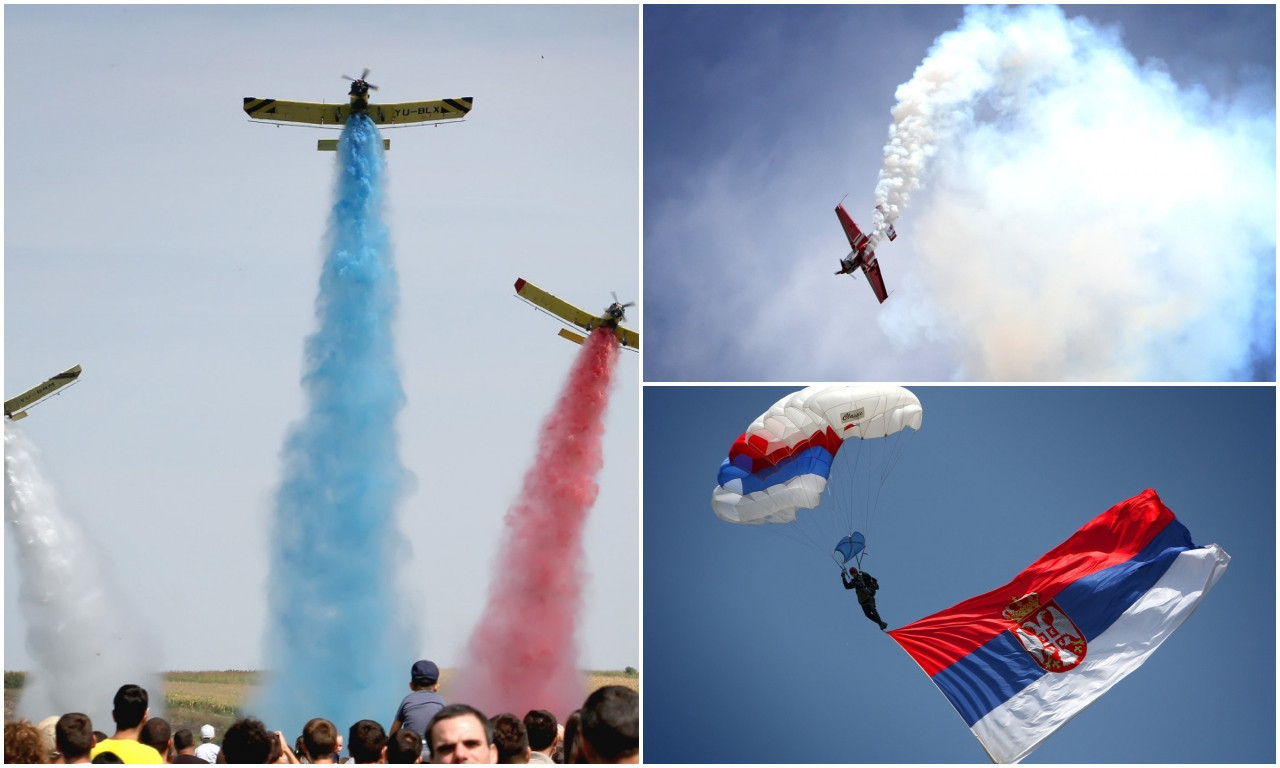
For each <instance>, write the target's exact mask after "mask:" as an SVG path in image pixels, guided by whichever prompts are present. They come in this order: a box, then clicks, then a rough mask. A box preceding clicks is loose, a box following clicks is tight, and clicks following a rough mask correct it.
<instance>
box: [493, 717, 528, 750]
mask: <svg viewBox="0 0 1280 768" xmlns="http://www.w3.org/2000/svg"><path fill="white" fill-rule="evenodd" d="M493 745H494V746H495V747H497V748H498V762H500V763H514V762H524V756H525V754H526V752H527V750H528V749H529V733H528V731H526V730H525V729H524V722H523V721H522V720H521V719H520V718H518V717H516V716H515V715H513V714H511V713H510V712H503V713H502V714H500V715H498V716H496V717H494V718H493Z"/></svg>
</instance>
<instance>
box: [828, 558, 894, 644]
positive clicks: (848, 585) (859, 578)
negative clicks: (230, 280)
mask: <svg viewBox="0 0 1280 768" xmlns="http://www.w3.org/2000/svg"><path fill="white" fill-rule="evenodd" d="M840 580H841V581H843V582H844V588H845V589H854V590H857V595H858V605H861V606H862V613H863V615H865V616H866V617H867V618H868V619H871V620H872V621H874V622H875V623H877V624H879V625H880V631H882V632H883V631H884V630H885V629H887V628H888V626H889V625H888V624H886V623H885V622H884V621H882V620H881V619H880V613H879V612H878V611H876V592H877V591H878V590H879V589H880V582H878V581H876V577H874V576H872V575H871V574H869V573H867V572H866V571H862V572H859V571H858V569H857V568H850V569H849V572H848V573H845V572H844V569H841V570H840Z"/></svg>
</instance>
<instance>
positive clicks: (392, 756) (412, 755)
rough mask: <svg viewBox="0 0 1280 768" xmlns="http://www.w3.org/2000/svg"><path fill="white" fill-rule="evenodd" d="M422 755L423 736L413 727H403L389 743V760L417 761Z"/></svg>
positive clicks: (398, 762)
mask: <svg viewBox="0 0 1280 768" xmlns="http://www.w3.org/2000/svg"><path fill="white" fill-rule="evenodd" d="M421 756H422V737H421V736H419V735H418V733H417V731H415V730H413V729H412V728H401V729H400V730H398V731H396V735H395V736H392V737H391V741H390V742H388V743H387V762H388V763H397V764H406V763H415V762H417V761H418V758H419V757H421Z"/></svg>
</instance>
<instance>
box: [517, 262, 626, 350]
mask: <svg viewBox="0 0 1280 768" xmlns="http://www.w3.org/2000/svg"><path fill="white" fill-rule="evenodd" d="M516 296H519V297H520V298H522V299H524V300H525V301H527V302H529V303H530V304H532V305H533V306H535V307H537V308H538V309H541V310H543V311H544V312H546V313H548V314H550V315H554V316H555V317H557V318H558V319H560V320H563V321H564V322H566V323H569V324H570V325H576V326H578V327H579V328H582V329H583V330H585V331H586V332H587V333H590V332H591V331H593V330H595V329H596V328H600V327H604V328H612V329H613V335H614V336H615V337H616V338H617V339H618V343H620V344H622V346H624V347H627V348H628V349H634V350H636V351H637V352H638V351H639V350H640V334H638V333H636V332H635V331H633V330H631V329H630V328H623V327H622V326H621V325H619V323H622V322H624V321H625V320H626V319H627V316H626V309H627V307H630V306H633V305H634V304H635V302H634V301H629V302H627V303H626V304H621V303H619V302H618V295H617V294H616V293H615V294H614V295H613V303H612V304H610V305H609V306H608V308H606V309H605V311H604V314H603V315H593V314H591V313H590V312H586V311H583V310H581V309H578V308H577V307H575V306H573V305H572V304H570V303H569V302H567V301H565V300H564V299H559V298H556V297H555V296H552V295H551V294H549V293H547V292H546V291H544V290H542V289H541V288H539V287H538V286H536V285H534V284H533V283H530V282H528V281H527V280H525V279H524V278H523V277H522V278H519V279H517V280H516ZM560 335H561V336H563V337H564V338H566V339H568V340H569V341H572V342H575V343H577V344H581V343H582V342H584V341H586V339H587V337H586V336H583V335H582V334H579V333H574V332H573V331H571V330H569V329H568V328H561V329H560Z"/></svg>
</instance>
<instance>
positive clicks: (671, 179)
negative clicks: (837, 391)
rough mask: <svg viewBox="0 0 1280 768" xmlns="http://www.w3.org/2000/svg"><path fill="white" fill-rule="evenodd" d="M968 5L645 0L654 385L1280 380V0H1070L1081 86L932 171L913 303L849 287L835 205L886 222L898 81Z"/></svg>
mask: <svg viewBox="0 0 1280 768" xmlns="http://www.w3.org/2000/svg"><path fill="white" fill-rule="evenodd" d="M1020 13H1022V11H1020V10H1015V11H1013V12H1011V15H1013V16H1016V15H1017V14H1020ZM964 16H965V8H964V7H963V6H958V5H934V6H913V5H892V6H884V5H798V6H779V5H760V6H756V5H751V6H684V5H652V6H646V8H645V26H644V37H645V41H644V49H645V58H644V76H645V78H644V90H645V107H646V108H645V114H644V211H645V217H644V251H645V253H644V261H645V270H644V291H645V293H644V297H645V300H646V306H647V308H648V310H649V314H648V316H647V326H646V331H647V333H648V337H649V338H650V339H652V340H653V345H652V346H651V347H650V348H649V354H648V355H646V357H645V380H646V381H708V382H714V381H790V380H795V379H805V380H808V379H814V380H825V379H840V380H845V379H848V380H903V379H905V380H913V381H950V380H961V381H964V380H977V381H996V382H999V381H1077V380H1079V381H1104V382H1106V381H1224V380H1236V379H1254V380H1262V381H1267V380H1274V378H1275V373H1274V367H1275V364H1274V349H1273V347H1274V338H1275V328H1274V304H1275V301H1274V257H1275V207H1276V206H1275V173H1274V146H1275V9H1274V6H1270V5H1255V6H1221V5H1215V6H1132V5H1130V6H1066V7H1065V16H1066V18H1067V19H1068V20H1070V21H1072V22H1074V23H1077V24H1083V23H1087V24H1088V27H1087V30H1088V32H1087V34H1085V35H1083V37H1082V40H1081V41H1078V48H1077V49H1076V50H1077V53H1075V54H1074V55H1072V56H1068V57H1066V60H1065V63H1060V62H1057V61H1055V62H1054V64H1053V65H1052V68H1053V69H1054V70H1055V71H1059V72H1061V73H1062V80H1061V81H1060V82H1055V83H1054V85H1053V87H1046V88H1042V89H1039V90H1037V89H1030V91H1029V93H1026V94H1023V96H1024V97H1025V103H1026V104H1028V106H1027V107H1026V108H1025V109H1023V110H1021V111H1018V110H1012V111H1009V112H1003V113H997V112H996V111H995V109H996V108H995V106H993V104H994V102H993V101H991V100H986V99H979V100H978V102H977V103H976V104H975V105H974V106H973V108H972V113H973V114H972V118H973V119H972V121H971V122H965V123H964V124H963V125H962V127H961V128H960V129H959V130H958V133H957V135H956V136H955V137H954V138H953V140H951V141H950V142H949V143H946V144H944V145H943V146H942V148H941V150H940V151H939V152H938V154H937V155H936V156H935V157H933V159H932V160H931V161H930V163H929V164H928V166H927V170H926V172H925V173H924V186H923V188H922V189H921V190H920V191H918V192H916V193H915V194H914V196H913V198H912V200H911V202H910V204H909V205H907V206H906V207H905V208H904V210H903V213H902V216H901V218H900V219H899V220H898V225H897V231H898V233H899V237H898V239H897V240H896V241H895V242H893V243H884V244H882V245H881V246H880V248H879V249H878V250H877V254H878V256H879V258H880V266H881V270H882V273H883V275H884V279H885V282H886V284H887V286H888V288H889V290H890V291H891V294H890V298H889V300H888V301H887V302H886V303H885V304H883V305H877V304H876V302H875V300H874V297H873V296H872V294H871V291H870V290H869V289H868V288H867V286H866V285H865V284H864V283H865V280H864V279H863V278H861V277H858V278H857V279H856V280H851V279H850V278H848V277H841V278H839V279H837V278H836V277H835V276H833V274H832V272H834V271H835V269H837V259H839V258H840V257H841V256H843V255H845V254H846V253H847V252H848V246H847V243H846V242H845V239H844V236H843V234H842V232H841V229H840V227H839V225H838V223H837V221H836V217H835V216H834V215H833V212H832V209H833V208H834V207H835V205H836V203H837V202H839V201H841V200H842V199H844V203H845V206H846V208H847V209H848V210H849V211H850V213H851V214H852V216H853V218H854V219H855V220H857V221H858V222H859V223H860V224H862V225H864V227H865V226H866V225H867V223H868V220H869V218H870V216H869V215H870V212H871V210H872V207H873V204H874V202H875V198H874V191H875V187H876V183H877V177H878V173H879V172H880V169H881V166H882V163H883V160H884V150H883V148H884V146H885V142H886V137H887V135H888V130H889V127H890V125H891V123H892V116H891V113H890V110H891V109H892V108H893V107H894V105H895V103H897V97H896V95H895V94H896V90H897V89H898V87H899V85H901V84H904V83H907V82H908V81H909V80H911V79H912V77H913V73H914V72H915V71H916V68H917V67H918V66H919V65H920V64H921V62H922V61H923V60H924V59H925V58H926V56H927V55H928V54H929V52H930V48H931V45H932V44H933V43H934V41H935V40H936V39H937V38H938V37H939V36H941V35H943V34H944V33H946V32H948V31H950V30H953V29H955V28H956V27H957V25H958V24H959V23H960V22H961V20H962V19H963V18H964ZM1043 47H1044V48H1045V49H1046V50H1048V49H1049V48H1050V46H1048V45H1045V46H1043ZM1030 49H1031V50H1032V51H1037V50H1038V49H1037V46H1036V45H1031V46H1030ZM1054 50H1056V49H1054ZM1084 51H1088V52H1090V53H1093V54H1099V53H1100V54H1103V55H1102V56H1092V57H1086V56H1085V55H1084V53H1083V52H1084ZM1020 53H1026V52H1025V51H1023V52H1020ZM1008 58H1009V59H1011V60H1013V61H1015V62H1016V61H1019V60H1020V59H1019V57H1018V56H1011V57H1008ZM1028 58H1033V57H1028ZM1100 60H1105V61H1106V62H1108V64H1109V65H1114V68H1113V69H1108V68H1106V67H1104V66H1103V65H1101V64H1096V63H1094V64H1092V65H1091V64H1090V62H1097V61H1100ZM1161 127H1163V128H1164V129H1167V130H1168V131H1169V135H1167V136H1166V135H1160V137H1159V140H1157V138H1156V136H1157V134H1160V131H1161ZM1102 128H1105V131H1103V130H1102ZM846 195H847V196H848V197H847V198H845V196H846Z"/></svg>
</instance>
